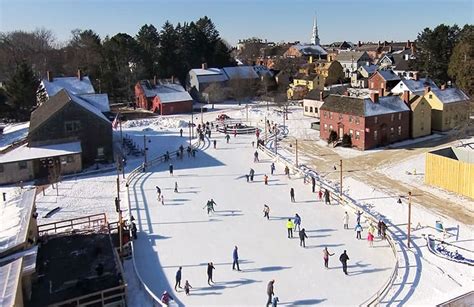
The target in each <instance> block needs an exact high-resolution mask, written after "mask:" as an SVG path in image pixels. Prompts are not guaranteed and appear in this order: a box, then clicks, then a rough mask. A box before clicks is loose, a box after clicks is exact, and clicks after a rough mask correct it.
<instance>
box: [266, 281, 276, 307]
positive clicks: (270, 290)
mask: <svg viewBox="0 0 474 307" xmlns="http://www.w3.org/2000/svg"><path fill="white" fill-rule="evenodd" d="M274 283H275V280H274V279H272V280H270V281H269V282H268V285H267V295H268V300H267V307H268V306H269V305H270V304H271V303H272V297H273V294H274V293H273V284H274Z"/></svg>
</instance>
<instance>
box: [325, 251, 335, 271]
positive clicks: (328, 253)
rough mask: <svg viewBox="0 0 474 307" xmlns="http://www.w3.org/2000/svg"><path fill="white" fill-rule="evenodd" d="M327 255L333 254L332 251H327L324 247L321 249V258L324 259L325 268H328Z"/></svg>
mask: <svg viewBox="0 0 474 307" xmlns="http://www.w3.org/2000/svg"><path fill="white" fill-rule="evenodd" d="M329 256H334V253H332V254H331V253H330V252H329V251H328V248H327V247H324V250H323V260H324V267H325V268H326V269H328V268H329Z"/></svg>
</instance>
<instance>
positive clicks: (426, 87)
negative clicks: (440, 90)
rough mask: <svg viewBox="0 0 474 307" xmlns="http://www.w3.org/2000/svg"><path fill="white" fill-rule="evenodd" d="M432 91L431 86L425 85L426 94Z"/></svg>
mask: <svg viewBox="0 0 474 307" xmlns="http://www.w3.org/2000/svg"><path fill="white" fill-rule="evenodd" d="M429 92H431V86H425V92H424V94H425V95H426V94H427V93H429Z"/></svg>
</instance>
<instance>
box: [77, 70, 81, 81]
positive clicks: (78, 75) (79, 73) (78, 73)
mask: <svg viewBox="0 0 474 307" xmlns="http://www.w3.org/2000/svg"><path fill="white" fill-rule="evenodd" d="M77 79H79V80H81V81H82V71H81V70H80V69H78V70H77Z"/></svg>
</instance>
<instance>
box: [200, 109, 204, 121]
mask: <svg viewBox="0 0 474 307" xmlns="http://www.w3.org/2000/svg"><path fill="white" fill-rule="evenodd" d="M202 109H203V107H202V106H201V125H204V115H203V110H202Z"/></svg>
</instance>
